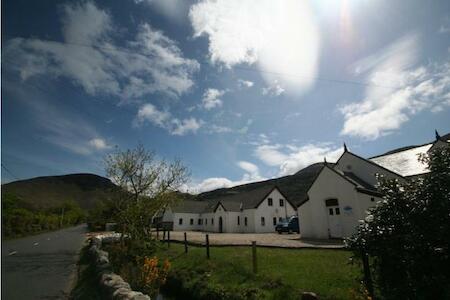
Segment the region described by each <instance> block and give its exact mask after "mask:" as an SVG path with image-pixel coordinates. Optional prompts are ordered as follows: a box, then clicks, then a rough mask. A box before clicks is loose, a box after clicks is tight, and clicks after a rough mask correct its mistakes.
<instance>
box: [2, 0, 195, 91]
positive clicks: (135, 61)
mask: <svg viewBox="0 0 450 300" xmlns="http://www.w3.org/2000/svg"><path fill="white" fill-rule="evenodd" d="M62 23H63V28H62V33H63V37H64V42H63V43H58V42H52V41H46V40H41V39H36V38H32V39H22V38H14V39H11V40H8V41H7V42H6V45H5V49H4V53H3V55H4V56H5V58H6V61H8V60H13V61H15V62H16V63H15V64H14V65H8V64H6V65H7V66H8V67H9V68H11V69H15V70H16V71H18V72H19V73H20V75H21V78H22V80H27V79H29V78H30V77H34V76H38V75H43V74H50V75H52V76H54V77H66V78H69V79H70V80H71V81H72V82H73V83H74V84H76V85H79V86H81V87H82V88H83V89H84V90H85V91H86V93H88V94H90V95H96V94H106V95H112V96H117V97H120V98H122V99H130V98H131V99H134V98H139V97H141V96H144V95H147V94H152V93H163V94H166V95H169V96H172V97H177V96H180V95H181V94H183V93H185V92H187V91H188V90H189V89H190V88H191V87H192V85H193V84H194V82H193V80H192V75H193V73H194V72H195V71H197V70H198V68H199V64H198V63H197V61H195V60H191V59H187V58H184V57H183V54H182V53H181V50H180V49H179V48H178V46H177V44H176V43H175V42H174V41H173V40H171V39H170V38H168V37H167V36H166V35H164V33H163V32H161V31H159V30H156V29H154V28H152V27H151V26H150V25H149V24H142V25H141V26H140V27H139V28H138V30H137V35H136V37H135V39H134V40H131V41H128V42H126V43H125V45H126V46H125V47H124V48H123V47H118V44H117V43H116V42H114V37H116V32H118V30H117V28H115V27H114V25H113V23H112V19H111V16H110V15H109V13H107V12H105V11H103V10H101V9H99V8H97V7H96V6H95V4H94V3H93V2H90V1H88V2H83V3H82V4H66V5H65V6H64V9H63V16H62Z"/></svg>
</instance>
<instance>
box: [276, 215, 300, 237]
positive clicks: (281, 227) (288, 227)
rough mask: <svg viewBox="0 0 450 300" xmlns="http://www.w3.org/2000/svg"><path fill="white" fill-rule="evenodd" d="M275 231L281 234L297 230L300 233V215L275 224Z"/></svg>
mask: <svg viewBox="0 0 450 300" xmlns="http://www.w3.org/2000/svg"><path fill="white" fill-rule="evenodd" d="M275 231H276V232H278V233H279V234H281V233H282V232H288V233H292V232H297V233H300V227H299V225H298V217H297V216H292V217H290V218H288V219H286V220H284V221H281V222H280V223H278V224H277V225H276V226H275Z"/></svg>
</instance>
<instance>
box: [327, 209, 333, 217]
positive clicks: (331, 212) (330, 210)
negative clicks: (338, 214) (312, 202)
mask: <svg viewBox="0 0 450 300" xmlns="http://www.w3.org/2000/svg"><path fill="white" fill-rule="evenodd" d="M328 211H329V213H330V216H332V215H334V213H333V209H332V208H329V209H328Z"/></svg>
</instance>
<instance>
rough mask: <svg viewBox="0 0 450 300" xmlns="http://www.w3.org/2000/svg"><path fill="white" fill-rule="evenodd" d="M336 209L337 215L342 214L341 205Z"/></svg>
mask: <svg viewBox="0 0 450 300" xmlns="http://www.w3.org/2000/svg"><path fill="white" fill-rule="evenodd" d="M335 211H336V215H340V214H341V211H340V210H339V207H336V209H335Z"/></svg>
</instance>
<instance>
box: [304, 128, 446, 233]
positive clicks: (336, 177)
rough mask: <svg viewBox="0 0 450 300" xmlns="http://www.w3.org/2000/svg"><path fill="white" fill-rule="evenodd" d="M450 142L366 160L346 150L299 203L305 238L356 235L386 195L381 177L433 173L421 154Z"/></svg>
mask: <svg viewBox="0 0 450 300" xmlns="http://www.w3.org/2000/svg"><path fill="white" fill-rule="evenodd" d="M440 146H448V141H447V140H443V139H441V138H440V137H439V135H438V134H437V139H436V141H435V142H433V143H428V144H425V145H419V146H412V147H406V148H403V149H397V150H394V151H391V152H388V153H386V154H383V155H380V156H376V157H372V158H370V159H365V158H362V157H360V156H358V155H356V154H354V153H351V152H349V151H348V150H347V148H346V147H344V153H343V154H342V156H341V157H340V158H339V159H338V161H337V162H336V164H324V166H323V168H322V170H321V171H320V172H319V174H318V176H317V178H316V179H315V180H314V182H313V183H312V184H311V186H310V187H309V189H308V191H307V195H308V196H307V197H306V198H305V199H304V200H303V201H302V202H300V203H299V206H298V216H299V223H300V232H301V235H302V237H303V238H319V239H323V238H343V237H348V236H350V235H352V234H353V233H354V232H355V227H356V226H357V225H358V221H359V220H361V219H364V218H365V217H366V211H367V209H368V208H370V207H372V206H375V204H376V202H377V201H379V200H381V198H382V195H381V194H380V193H379V192H377V190H376V187H375V186H376V184H377V178H376V175H377V174H381V175H384V176H385V177H386V178H395V179H398V180H400V181H405V180H408V179H409V178H411V177H413V176H418V175H421V174H424V173H427V172H429V171H428V169H427V166H426V165H424V164H422V163H421V162H419V161H418V158H419V154H421V153H422V154H426V153H427V152H428V151H431V150H433V149H435V148H436V147H440Z"/></svg>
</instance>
